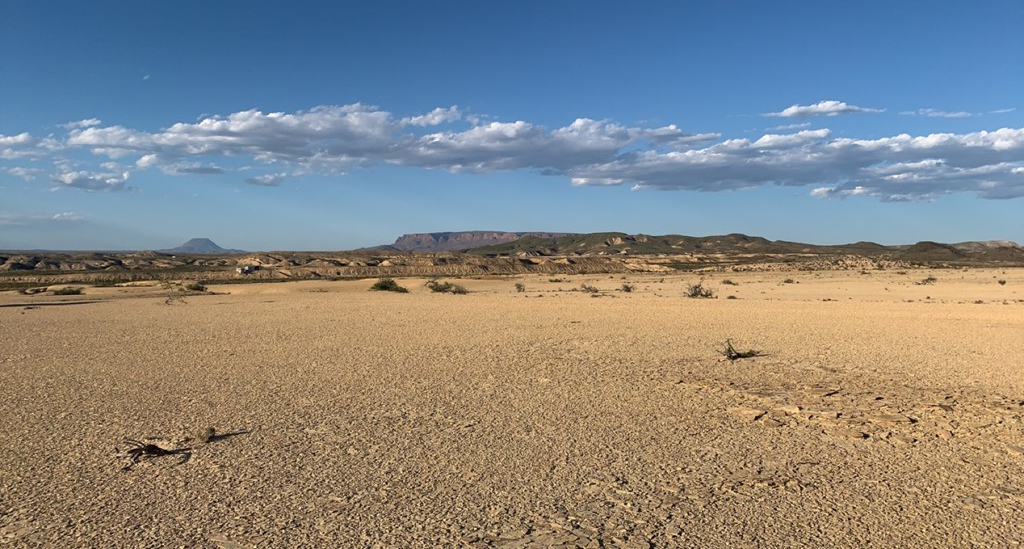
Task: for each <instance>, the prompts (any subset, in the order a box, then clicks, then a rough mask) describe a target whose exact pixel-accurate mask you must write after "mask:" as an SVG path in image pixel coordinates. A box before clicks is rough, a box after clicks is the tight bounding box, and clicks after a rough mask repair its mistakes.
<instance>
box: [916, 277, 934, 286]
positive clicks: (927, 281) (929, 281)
mask: <svg viewBox="0 0 1024 549" xmlns="http://www.w3.org/2000/svg"><path fill="white" fill-rule="evenodd" d="M938 281H939V279H937V278H935V277H934V276H929V277H928V278H924V279H922V280H921V281H919V282H915V283H914V284H917V285H918V286H927V285H929V284H935V283H936V282H938Z"/></svg>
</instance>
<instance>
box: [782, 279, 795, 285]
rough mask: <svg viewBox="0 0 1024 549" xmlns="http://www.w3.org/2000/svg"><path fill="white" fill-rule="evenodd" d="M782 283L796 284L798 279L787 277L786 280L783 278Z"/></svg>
mask: <svg viewBox="0 0 1024 549" xmlns="http://www.w3.org/2000/svg"><path fill="white" fill-rule="evenodd" d="M782 283H783V284H796V281H795V280H793V279H792V278H787V279H786V280H783V281H782Z"/></svg>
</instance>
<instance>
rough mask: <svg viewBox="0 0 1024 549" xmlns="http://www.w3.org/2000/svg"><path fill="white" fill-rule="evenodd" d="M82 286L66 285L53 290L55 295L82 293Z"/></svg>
mask: <svg viewBox="0 0 1024 549" xmlns="http://www.w3.org/2000/svg"><path fill="white" fill-rule="evenodd" d="M82 292H83V290H82V288H80V287H78V286H65V287H64V288H59V289H57V290H54V291H53V295H82Z"/></svg>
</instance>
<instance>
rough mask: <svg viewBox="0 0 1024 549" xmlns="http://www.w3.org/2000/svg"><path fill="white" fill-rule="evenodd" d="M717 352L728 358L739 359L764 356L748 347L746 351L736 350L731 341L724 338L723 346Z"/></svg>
mask: <svg viewBox="0 0 1024 549" xmlns="http://www.w3.org/2000/svg"><path fill="white" fill-rule="evenodd" d="M719 352H721V353H722V356H724V357H725V358H727V359H729V360H739V359H741V358H754V357H756V356H764V353H762V352H761V351H757V350H754V349H750V350H747V351H737V350H736V348H735V347H733V346H732V341H730V340H728V339H727V340H725V348H724V349H722V350H721V351H719Z"/></svg>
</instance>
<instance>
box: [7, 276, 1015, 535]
mask: <svg viewBox="0 0 1024 549" xmlns="http://www.w3.org/2000/svg"><path fill="white" fill-rule="evenodd" d="M929 276H933V277H935V278H936V279H937V280H935V282H934V283H933V284H915V282H921V281H922V280H924V279H925V278H926V277H929ZM551 278H553V277H551V276H543V277H519V278H512V277H509V278H493V279H487V280H479V279H466V280H459V281H457V282H460V283H462V284H464V285H465V286H466V287H467V288H468V289H469V290H470V293H469V294H468V295H449V294H435V293H431V292H430V291H429V290H428V289H427V288H425V287H424V286H423V283H424V280H422V279H419V280H418V279H401V280H400V282H401V283H402V284H403V285H405V286H408V287H409V288H410V290H411V291H410V293H408V294H397V293H384V292H368V291H367V289H368V288H369V286H370V285H371V284H372V283H373V280H360V281H341V282H291V283H279V284H247V285H221V286H211V287H210V290H211V291H212V292H215V294H211V295H194V296H188V297H184V298H182V299H167V295H168V292H169V291H168V290H166V289H163V288H160V287H159V286H133V287H111V288H91V287H86V288H85V294H84V295H81V296H49V295H48V294H39V295H34V296H25V295H19V294H17V293H15V292H0V305H3V306H2V307H0V545H4V544H6V545H9V546H12V547H219V548H245V547H259V548H263V547H401V548H406V547H409V548H413V547H659V548H660V547H1015V546H1019V545H1020V544H1021V543H1024V349H1022V348H1024V270H1020V269H1015V270H1009V269H1008V270H1005V271H1004V270H992V269H989V270H984V269H968V270H964V269H959V270H953V269H949V270H912V271H909V272H899V273H897V272H894V271H872V272H869V273H858V272H838V273H837V272H817V273H813V272H796V271H794V272H788V273H729V274H713V275H705V278H704V280H703V283H704V285H706V286H708V287H711V288H713V289H714V290H715V291H716V292H717V294H718V298H717V299H689V298H685V297H683V296H682V293H683V290H684V288H685V287H686V285H687V284H688V283H694V282H697V281H698V280H699V278H698V276H697V275H684V274H671V275H665V276H664V277H663V276H662V275H650V274H643V275H640V274H638V275H632V276H627V277H622V276H620V275H615V276H608V275H602V276H570V277H563V280H561V281H550V280H549V279H551ZM725 279H729V280H730V281H732V282H734V283H735V284H724V283H723V281H724V280H725ZM786 279H792V282H791V283H785V282H784V281H785V280H786ZM999 280H1005V281H1006V283H1005V284H999V283H998V281H999ZM516 282H521V283H523V284H524V285H525V287H526V291H525V292H517V291H516V289H515V287H514V284H515V283H516ZM627 282H629V283H632V284H634V285H635V287H636V288H635V291H633V292H629V293H627V292H623V291H621V286H622V284H624V283H627ZM584 283H586V284H590V285H593V286H595V287H596V288H598V289H599V290H600V293H598V294H588V293H585V292H581V291H577V289H578V288H579V287H580V285H581V284H584ZM592 295H596V296H598V297H592ZM728 296H736V298H737V299H727V297H728ZM62 300H63V301H87V302H86V303H77V304H62V305H58V304H55V303H60V302H61V301H62ZM726 339H730V340H731V341H732V343H733V344H734V345H735V346H736V348H738V349H739V350H747V349H755V350H759V351H762V352H763V353H765V355H764V356H761V357H757V358H749V359H742V360H736V361H732V362H730V361H728V360H726V359H725V358H723V356H722V355H721V354H720V352H719V351H720V350H721V349H722V348H723V347H724V345H725V341H726ZM207 427H214V428H215V429H216V432H217V433H218V436H215V437H214V438H213V439H212V440H211V441H209V442H206V443H204V442H202V441H201V440H199V438H200V433H202V432H203V431H204V429H206V428H207ZM125 438H131V439H138V440H141V441H143V442H145V443H151V444H157V445H159V446H161V447H163V448H166V449H188V451H187V453H181V454H176V455H170V456H162V457H154V458H152V459H143V460H141V461H140V462H139V463H138V464H136V465H134V466H132V467H131V468H130V469H128V470H124V467H125V466H126V465H128V464H129V463H130V460H129V459H128V458H127V457H123V456H119V453H118V452H119V451H124V450H125V449H126V448H127V447H126V445H125V443H124V442H123V439H125Z"/></svg>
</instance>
